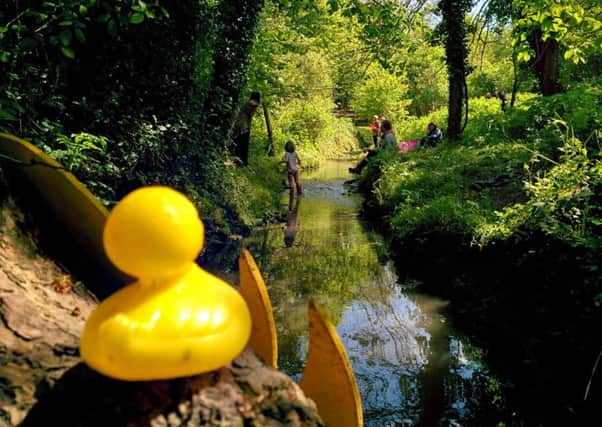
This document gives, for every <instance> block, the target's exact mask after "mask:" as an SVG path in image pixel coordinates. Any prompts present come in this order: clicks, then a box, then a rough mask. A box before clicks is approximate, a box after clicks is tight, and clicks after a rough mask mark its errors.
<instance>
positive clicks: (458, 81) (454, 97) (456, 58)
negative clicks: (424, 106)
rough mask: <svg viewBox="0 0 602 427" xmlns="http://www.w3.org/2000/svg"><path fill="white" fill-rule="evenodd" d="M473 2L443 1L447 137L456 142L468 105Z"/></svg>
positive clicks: (461, 0)
mask: <svg viewBox="0 0 602 427" xmlns="http://www.w3.org/2000/svg"><path fill="white" fill-rule="evenodd" d="M471 4H472V2H471V1H470V0H441V2H440V3H439V9H440V11H441V13H442V17H443V19H442V21H441V29H442V30H443V37H444V42H445V57H446V62H447V70H448V74H449V98H448V112H449V115H448V119H447V137H448V138H449V139H451V140H456V139H458V138H459V136H460V134H461V133H462V105H463V104H464V101H467V97H468V94H467V93H466V75H467V74H468V49H467V47H466V25H465V22H464V16H465V14H466V12H467V11H468V10H469V9H470V6H471Z"/></svg>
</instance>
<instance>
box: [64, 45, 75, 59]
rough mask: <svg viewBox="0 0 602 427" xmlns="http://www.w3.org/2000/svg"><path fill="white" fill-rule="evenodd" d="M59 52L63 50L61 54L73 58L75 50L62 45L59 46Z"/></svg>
mask: <svg viewBox="0 0 602 427" xmlns="http://www.w3.org/2000/svg"><path fill="white" fill-rule="evenodd" d="M61 52H63V55H65V57H67V58H69V59H74V58H75V52H74V51H73V49H71V48H68V47H63V48H61Z"/></svg>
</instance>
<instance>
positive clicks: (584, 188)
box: [360, 82, 602, 425]
mask: <svg viewBox="0 0 602 427" xmlns="http://www.w3.org/2000/svg"><path fill="white" fill-rule="evenodd" d="M601 99H602V89H601V88H600V85H599V83H598V84H596V83H595V82H594V83H588V84H581V85H579V86H576V87H574V88H572V89H571V90H569V91H568V92H567V93H565V94H561V95H556V96H553V97H548V98H541V97H535V96H529V95H523V96H520V97H519V100H518V103H517V106H516V107H515V108H514V109H512V110H510V111H507V112H506V113H503V112H501V111H500V108H499V103H498V102H496V100H487V99H476V100H472V101H471V105H472V107H471V112H472V113H471V116H470V122H469V124H468V126H467V128H466V131H465V133H464V137H463V140H462V141H459V142H449V141H444V142H443V143H442V144H441V145H440V146H439V147H436V148H434V149H426V150H421V151H417V152H414V153H410V154H407V155H399V154H398V155H390V156H386V155H381V156H379V157H377V158H375V159H374V161H371V163H370V165H369V167H367V168H366V170H365V172H364V173H363V175H362V176H361V178H360V184H361V189H362V190H363V191H364V193H365V195H366V198H367V200H366V203H365V211H366V214H367V215H369V216H371V217H373V218H376V219H377V220H378V222H379V224H385V225H384V226H385V228H386V231H387V233H388V234H389V235H390V236H391V248H392V251H393V252H394V255H395V258H396V261H397V263H398V266H399V271H400V275H401V276H402V280H403V279H404V277H403V276H406V277H405V278H411V279H412V280H415V281H418V282H419V283H421V286H422V289H425V290H427V291H429V292H432V293H435V294H438V295H442V296H443V297H445V298H447V299H449V300H451V304H450V307H449V310H450V314H451V315H452V317H453V318H454V321H455V323H456V324H457V325H459V326H460V327H461V328H463V329H464V330H465V332H466V333H468V334H469V335H471V336H472V337H473V338H474V340H475V342H476V343H478V344H481V345H482V346H483V347H484V348H487V349H488V351H489V352H488V355H487V358H488V362H489V364H490V366H492V368H494V369H495V370H496V371H497V372H498V373H499V374H500V378H501V379H502V380H503V382H504V383H503V384H502V387H507V388H511V389H512V390H513V391H512V393H510V395H512V396H513V398H514V399H515V400H516V401H515V402H512V404H513V405H516V406H517V407H519V408H520V409H521V411H522V412H523V413H522V414H521V415H520V416H519V418H522V419H526V420H527V421H528V425H531V424H533V425H535V424H540V423H542V422H543V424H544V425H546V424H550V425H560V424H563V425H586V424H587V423H588V419H591V418H589V417H591V416H592V415H594V414H595V412H594V409H595V408H594V404H593V402H595V401H596V399H600V388H599V386H598V390H597V391H596V390H594V389H593V388H592V389H591V392H590V394H589V396H588V399H587V400H584V398H583V397H584V390H585V387H586V385H587V383H588V381H589V380H590V378H591V380H592V383H593V384H596V383H597V384H600V383H601V381H602V374H601V373H599V372H598V373H596V374H594V375H593V376H592V366H593V364H594V362H595V360H596V356H597V355H598V352H599V350H600V349H599V330H598V329H599V324H600V322H602V310H601V307H600V305H601V304H602V280H601V279H602V277H601V274H600V270H599V256H600V252H601V251H600V249H601V240H600V235H601V233H600V232H601V229H600V224H602V221H601V219H602V218H601V217H602V213H601V210H600V194H601V191H602V167H601V164H600V146H599V136H600V124H601V123H602V115H601V113H600V106H601V105H600V102H601V101H600V100H601ZM569 106H570V108H569ZM431 120H434V121H436V122H438V123H443V122H444V120H445V111H438V112H436V113H435V114H433V115H432V116H431V117H424V118H420V119H414V120H411V121H408V122H407V123H404V124H398V126H397V133H398V136H399V137H400V139H402V140H403V139H410V138H411V139H414V138H416V137H417V136H419V135H421V134H422V133H423V132H424V131H423V129H424V128H425V127H426V124H427V123H428V122H429V121H431ZM383 219H384V220H383ZM592 387H593V386H592ZM507 421H508V424H509V425H512V420H507Z"/></svg>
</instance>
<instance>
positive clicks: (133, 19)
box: [130, 13, 144, 24]
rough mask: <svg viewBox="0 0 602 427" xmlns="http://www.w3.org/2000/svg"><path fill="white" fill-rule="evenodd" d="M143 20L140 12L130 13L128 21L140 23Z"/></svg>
mask: <svg viewBox="0 0 602 427" xmlns="http://www.w3.org/2000/svg"><path fill="white" fill-rule="evenodd" d="M143 21H144V15H143V14H142V13H132V15H130V23H132V24H140V23H142V22H143Z"/></svg>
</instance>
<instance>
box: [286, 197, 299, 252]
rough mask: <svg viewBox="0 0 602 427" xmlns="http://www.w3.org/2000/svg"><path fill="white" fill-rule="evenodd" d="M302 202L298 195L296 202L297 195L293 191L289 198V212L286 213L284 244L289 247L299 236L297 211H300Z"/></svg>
mask: <svg viewBox="0 0 602 427" xmlns="http://www.w3.org/2000/svg"><path fill="white" fill-rule="evenodd" d="M300 202H301V198H300V197H297V201H296V203H295V197H294V196H293V194H292V193H291V195H290V197H289V199H288V214H287V215H286V228H285V229H284V244H285V245H286V247H287V248H290V247H291V246H293V243H294V242H295V237H296V236H297V212H299V203H300Z"/></svg>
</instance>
